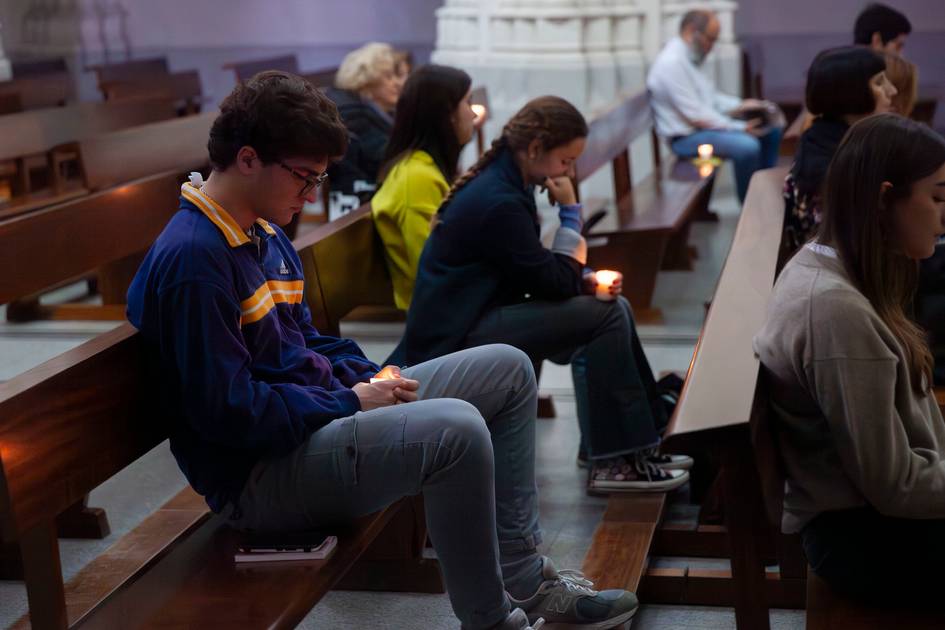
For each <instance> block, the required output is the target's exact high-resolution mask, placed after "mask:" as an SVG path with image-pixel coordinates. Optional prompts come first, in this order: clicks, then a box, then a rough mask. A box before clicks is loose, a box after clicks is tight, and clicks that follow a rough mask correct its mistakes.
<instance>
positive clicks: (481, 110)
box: [470, 103, 486, 120]
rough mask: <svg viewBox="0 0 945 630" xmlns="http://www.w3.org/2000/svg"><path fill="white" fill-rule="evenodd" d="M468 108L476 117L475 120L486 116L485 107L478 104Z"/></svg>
mask: <svg viewBox="0 0 945 630" xmlns="http://www.w3.org/2000/svg"><path fill="white" fill-rule="evenodd" d="M470 107H471V108H472V110H473V113H474V114H475V115H476V119H477V120H479V119H481V118H484V117H485V115H486V106H485V105H480V104H479V103H473V104H472V105H470Z"/></svg>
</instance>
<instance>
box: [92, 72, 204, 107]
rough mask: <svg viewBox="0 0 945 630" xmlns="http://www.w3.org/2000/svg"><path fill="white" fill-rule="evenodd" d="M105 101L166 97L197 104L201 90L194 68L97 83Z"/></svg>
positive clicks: (198, 76)
mask: <svg viewBox="0 0 945 630" xmlns="http://www.w3.org/2000/svg"><path fill="white" fill-rule="evenodd" d="M98 87H99V90H101V92H102V96H103V98H105V100H107V101H121V100H129V99H141V98H168V99H174V100H175V101H184V102H185V103H192V104H193V105H195V106H199V104H200V101H201V100H202V94H203V90H202V88H201V85H200V74H199V73H198V72H197V71H196V70H187V71H185V72H174V73H172V74H167V75H158V76H152V77H145V78H144V79H139V80H125V81H108V82H105V83H100V84H99V86H98Z"/></svg>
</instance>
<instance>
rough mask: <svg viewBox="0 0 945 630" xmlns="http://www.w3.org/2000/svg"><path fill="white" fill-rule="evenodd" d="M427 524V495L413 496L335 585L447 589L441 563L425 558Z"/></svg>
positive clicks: (418, 590) (409, 590) (344, 587)
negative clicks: (425, 499) (424, 504)
mask: <svg viewBox="0 0 945 630" xmlns="http://www.w3.org/2000/svg"><path fill="white" fill-rule="evenodd" d="M426 538H427V527H426V520H425V514H424V510H423V498H422V497H419V496H418V497H413V498H412V499H411V500H410V501H405V502H404V507H402V508H401V509H400V511H399V512H398V513H397V514H395V515H394V516H393V517H392V518H391V520H390V521H389V522H388V523H387V526H386V527H384V531H383V532H381V534H380V535H378V537H377V538H375V539H374V542H373V543H371V546H370V547H368V548H367V550H366V551H365V552H364V554H363V555H362V556H361V558H360V559H359V560H358V561H357V562H356V563H355V564H354V566H352V567H351V569H349V570H348V572H347V573H346V574H345V576H344V577H343V578H342V579H341V581H340V582H338V584H337V585H336V586H335V588H336V589H338V590H349V591H393V592H401V593H445V592H446V586H445V585H444V583H443V575H442V574H441V573H440V563H439V562H438V561H437V560H435V559H433V558H424V557H423V549H424V547H425V546H426Z"/></svg>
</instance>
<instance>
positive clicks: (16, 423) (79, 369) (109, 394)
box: [0, 324, 168, 540]
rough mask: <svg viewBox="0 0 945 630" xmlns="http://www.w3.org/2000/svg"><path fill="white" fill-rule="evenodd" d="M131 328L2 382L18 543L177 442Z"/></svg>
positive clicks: (3, 439) (3, 497)
mask: <svg viewBox="0 0 945 630" xmlns="http://www.w3.org/2000/svg"><path fill="white" fill-rule="evenodd" d="M140 343H141V341H140V338H139V336H138V334H137V332H136V331H135V330H134V328H133V327H132V326H131V325H130V324H124V325H122V326H119V327H118V328H117V329H115V330H112V331H110V332H107V333H105V334H103V335H100V336H98V337H96V338H95V339H93V340H91V341H89V342H87V343H85V344H82V345H81V346H79V347H77V348H74V349H72V350H69V351H67V352H65V353H63V354H61V355H59V356H57V357H56V358H54V359H52V360H50V361H47V362H46V363H43V364H42V365H40V366H38V367H36V368H34V369H32V370H30V371H29V372H26V373H24V374H21V375H20V376H17V377H16V378H14V379H11V380H9V381H7V382H5V383H0V527H2V530H0V531H2V537H3V539H4V540H18V539H20V538H21V537H22V535H23V534H25V533H26V532H28V531H29V530H31V529H32V528H34V527H37V526H40V525H42V524H44V523H51V522H52V521H53V520H54V519H55V517H56V515H57V514H60V513H62V512H63V511H64V510H65V509H66V508H68V507H69V506H70V505H72V504H74V503H76V502H77V501H79V500H81V499H82V497H83V496H84V495H85V494H86V493H88V492H89V491H90V490H92V489H93V488H95V487H96V486H98V485H99V484H101V483H102V482H103V481H105V480H107V479H108V478H110V477H112V476H113V475H114V474H115V473H117V472H118V471H120V470H121V469H122V468H124V467H125V466H127V465H128V464H129V463H131V462H133V461H135V460H136V459H138V458H139V457H141V456H142V455H144V454H145V453H147V452H148V451H149V450H150V449H152V448H153V447H155V446H156V445H158V444H159V443H160V442H161V441H163V440H164V439H165V438H166V437H167V427H168V423H167V422H164V421H162V419H161V418H159V417H157V416H156V414H155V413H154V412H153V409H154V408H155V407H156V405H155V404H154V399H153V393H151V394H148V393H147V392H146V391H145V390H146V388H147V384H148V382H149V381H148V379H147V377H146V375H145V373H144V372H145V370H146V367H145V366H144V365H143V364H142V362H141V358H142V357H143V356H144V352H143V351H142V348H141V347H140Z"/></svg>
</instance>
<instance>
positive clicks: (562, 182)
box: [544, 176, 577, 206]
mask: <svg viewBox="0 0 945 630" xmlns="http://www.w3.org/2000/svg"><path fill="white" fill-rule="evenodd" d="M544 186H545V188H547V189H548V201H549V203H551V205H555V203H559V204H561V205H564V206H569V205H572V204H575V203H577V195H575V194H574V184H572V183H571V178H570V177H566V176H562V177H546V178H545V182H544Z"/></svg>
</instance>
